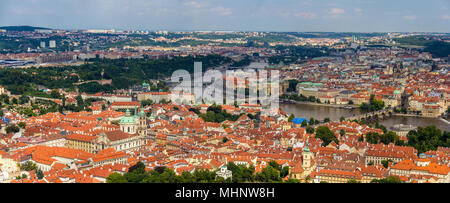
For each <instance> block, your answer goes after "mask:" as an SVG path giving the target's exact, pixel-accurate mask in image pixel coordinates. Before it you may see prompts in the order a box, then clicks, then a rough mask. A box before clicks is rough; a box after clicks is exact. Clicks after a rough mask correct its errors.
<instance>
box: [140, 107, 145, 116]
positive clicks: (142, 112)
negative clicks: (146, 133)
mask: <svg viewBox="0 0 450 203" xmlns="http://www.w3.org/2000/svg"><path fill="white" fill-rule="evenodd" d="M140 115H141V117H144V116H145V112H144V108H141V114H140Z"/></svg>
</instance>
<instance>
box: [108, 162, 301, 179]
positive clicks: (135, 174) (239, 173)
mask: <svg viewBox="0 0 450 203" xmlns="http://www.w3.org/2000/svg"><path fill="white" fill-rule="evenodd" d="M227 168H228V170H230V171H232V174H233V176H232V178H231V179H230V178H229V179H226V180H225V179H224V178H222V177H220V176H217V174H216V172H217V171H209V170H202V169H201V170H194V172H189V171H185V172H183V173H182V174H180V175H176V173H175V172H174V171H173V170H172V169H169V168H166V167H156V168H154V169H153V170H150V171H146V170H145V165H144V164H143V163H142V162H138V163H137V164H135V165H133V166H131V167H130V168H129V169H128V172H126V173H125V174H123V175H122V174H120V173H111V174H110V175H109V176H108V177H107V178H106V182H107V183H281V182H283V181H282V179H283V178H284V177H286V176H288V174H289V168H288V167H287V166H285V167H281V166H280V165H279V164H278V163H276V162H275V161H270V162H269V163H268V165H267V166H266V167H265V168H264V169H263V170H262V171H261V172H259V173H255V167H253V166H249V167H247V166H244V165H237V164H235V163H233V162H230V163H228V164H227ZM290 182H295V181H290Z"/></svg>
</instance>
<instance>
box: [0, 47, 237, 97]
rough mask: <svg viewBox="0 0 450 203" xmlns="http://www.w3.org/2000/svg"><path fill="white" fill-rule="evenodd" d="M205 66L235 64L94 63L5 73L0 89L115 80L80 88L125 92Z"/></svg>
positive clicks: (215, 59) (177, 60)
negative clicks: (145, 83) (143, 84)
mask: <svg viewBox="0 0 450 203" xmlns="http://www.w3.org/2000/svg"><path fill="white" fill-rule="evenodd" d="M196 61H199V62H200V61H201V62H202V63H203V71H205V70H206V69H207V68H210V67H214V66H219V65H221V64H225V63H231V62H232V60H231V59H230V58H227V57H222V56H219V55H208V56H197V57H192V56H188V57H174V58H172V59H157V60H151V59H92V60H90V61H87V63H86V64H84V65H81V66H66V67H40V68H28V69H25V70H23V69H1V70H0V85H2V86H5V87H6V88H7V89H8V90H10V91H11V93H13V94H23V93H26V92H28V93H33V92H36V91H37V85H42V86H44V87H47V88H50V89H56V88H72V89H73V88H74V87H75V85H74V84H73V83H78V82H83V81H90V80H100V79H102V75H101V72H102V70H103V71H104V75H103V79H112V85H105V86H102V85H99V84H98V83H95V82H93V83H86V84H83V85H80V86H78V87H79V88H80V90H81V91H85V92H88V93H94V92H101V91H106V92H108V91H112V90H114V89H125V88H129V87H131V86H132V85H136V84H142V82H144V81H148V80H150V79H163V78H165V77H170V76H171V75H172V73H173V72H174V71H176V70H180V69H183V70H187V71H189V72H191V73H192V72H193V70H194V62H196Z"/></svg>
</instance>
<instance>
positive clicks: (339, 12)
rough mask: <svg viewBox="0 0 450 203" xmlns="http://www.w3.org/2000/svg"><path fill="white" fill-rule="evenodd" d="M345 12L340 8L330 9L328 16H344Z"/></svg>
mask: <svg viewBox="0 0 450 203" xmlns="http://www.w3.org/2000/svg"><path fill="white" fill-rule="evenodd" d="M344 13H345V10H344V9H342V8H332V9H331V10H330V14H334V15H338V14H344Z"/></svg>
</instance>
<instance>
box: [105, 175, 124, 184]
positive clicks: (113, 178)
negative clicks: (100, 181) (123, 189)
mask: <svg viewBox="0 0 450 203" xmlns="http://www.w3.org/2000/svg"><path fill="white" fill-rule="evenodd" d="M106 183H128V181H127V179H126V178H125V177H124V176H123V175H122V174H120V173H117V172H114V173H111V174H109V176H108V177H106Z"/></svg>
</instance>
